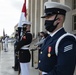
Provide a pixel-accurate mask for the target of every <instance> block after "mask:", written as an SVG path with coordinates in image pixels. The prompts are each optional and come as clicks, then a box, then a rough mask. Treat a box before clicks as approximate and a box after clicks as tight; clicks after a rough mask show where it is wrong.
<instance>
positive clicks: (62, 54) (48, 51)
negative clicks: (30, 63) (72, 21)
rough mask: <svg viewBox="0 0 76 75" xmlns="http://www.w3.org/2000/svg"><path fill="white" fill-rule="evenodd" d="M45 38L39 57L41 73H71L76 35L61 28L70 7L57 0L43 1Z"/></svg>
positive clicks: (43, 74)
mask: <svg viewBox="0 0 76 75" xmlns="http://www.w3.org/2000/svg"><path fill="white" fill-rule="evenodd" d="M44 8H45V15H44V16H42V18H45V29H46V30H47V31H48V32H49V36H48V37H47V38H46V39H45V41H44V43H43V45H42V47H41V54H40V59H39V65H38V67H39V70H40V71H42V75H73V73H74V69H75V61H76V37H75V36H74V35H73V34H70V33H67V32H66V31H65V30H64V28H63V23H64V20H65V16H66V13H67V12H68V11H70V10H71V9H70V7H69V6H67V5H63V4H60V3H57V2H50V1H48V2H45V4H44Z"/></svg>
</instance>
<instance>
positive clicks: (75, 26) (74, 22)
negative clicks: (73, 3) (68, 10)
mask: <svg viewBox="0 0 76 75" xmlns="http://www.w3.org/2000/svg"><path fill="white" fill-rule="evenodd" d="M73 30H76V15H73Z"/></svg>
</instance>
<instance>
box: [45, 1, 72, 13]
mask: <svg viewBox="0 0 76 75" xmlns="http://www.w3.org/2000/svg"><path fill="white" fill-rule="evenodd" d="M45 6H46V8H60V9H63V10H65V11H66V12H68V11H70V10H71V8H70V7H69V6H67V5H64V4H61V3H58V2H51V1H48V2H45V3H44V7H45Z"/></svg>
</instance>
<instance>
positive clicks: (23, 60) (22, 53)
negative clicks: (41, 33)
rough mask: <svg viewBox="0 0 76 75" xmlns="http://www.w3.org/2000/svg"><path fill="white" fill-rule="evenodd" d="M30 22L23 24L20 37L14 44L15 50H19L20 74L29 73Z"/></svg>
mask: <svg viewBox="0 0 76 75" xmlns="http://www.w3.org/2000/svg"><path fill="white" fill-rule="evenodd" d="M30 27H31V25H30V23H29V22H27V23H26V24H23V27H22V29H23V31H22V37H21V39H20V41H19V42H18V44H17V46H16V50H17V51H19V62H20V68H21V75H30V73H29V62H30V59H31V55H30V51H29V46H30V43H31V42H32V34H31V33H30Z"/></svg>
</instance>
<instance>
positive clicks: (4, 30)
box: [3, 29, 5, 37]
mask: <svg viewBox="0 0 76 75" xmlns="http://www.w3.org/2000/svg"><path fill="white" fill-rule="evenodd" d="M3 37H5V30H4V29H3Z"/></svg>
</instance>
